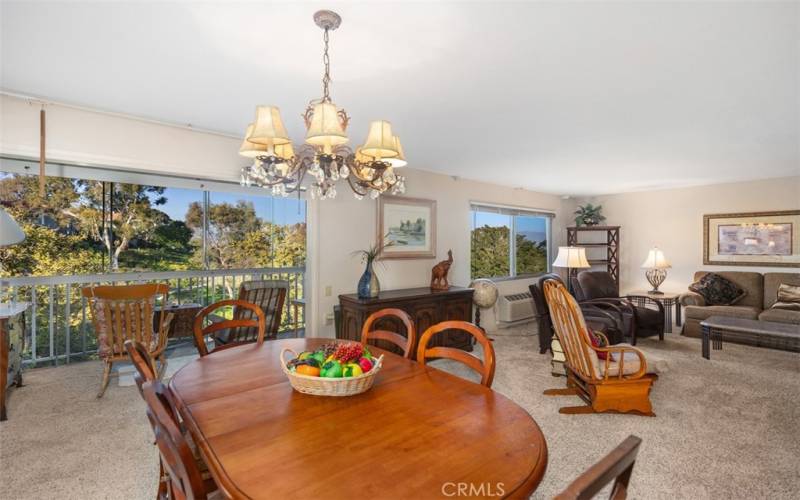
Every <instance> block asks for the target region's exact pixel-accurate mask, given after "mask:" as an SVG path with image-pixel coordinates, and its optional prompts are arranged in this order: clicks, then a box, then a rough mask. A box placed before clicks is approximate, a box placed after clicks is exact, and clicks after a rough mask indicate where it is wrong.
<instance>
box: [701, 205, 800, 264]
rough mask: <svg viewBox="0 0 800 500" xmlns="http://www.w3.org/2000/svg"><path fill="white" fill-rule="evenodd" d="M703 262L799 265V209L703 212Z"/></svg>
mask: <svg viewBox="0 0 800 500" xmlns="http://www.w3.org/2000/svg"><path fill="white" fill-rule="evenodd" d="M703 264H707V265H725V266H778V267H800V210H786V211H782V212H751V213H739V214H712V215H704V216H703Z"/></svg>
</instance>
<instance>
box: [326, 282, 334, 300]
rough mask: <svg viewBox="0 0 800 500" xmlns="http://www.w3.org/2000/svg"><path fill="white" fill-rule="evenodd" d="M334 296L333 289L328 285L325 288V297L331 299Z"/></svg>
mask: <svg viewBox="0 0 800 500" xmlns="http://www.w3.org/2000/svg"><path fill="white" fill-rule="evenodd" d="M332 294H333V287H332V286H330V285H328V286H326V287H325V296H326V297H330V296H331V295H332Z"/></svg>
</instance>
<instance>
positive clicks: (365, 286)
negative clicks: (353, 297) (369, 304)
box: [358, 258, 381, 299]
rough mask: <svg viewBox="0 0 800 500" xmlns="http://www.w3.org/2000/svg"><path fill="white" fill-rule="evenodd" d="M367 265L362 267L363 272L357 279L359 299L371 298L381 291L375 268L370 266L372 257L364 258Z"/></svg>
mask: <svg viewBox="0 0 800 500" xmlns="http://www.w3.org/2000/svg"><path fill="white" fill-rule="evenodd" d="M366 260H367V267H366V269H364V274H362V275H361V279H360V280H358V298H359V299H373V298H375V297H377V296H378V294H379V293H380V292H381V284H380V282H379V281H378V275H377V274H375V269H374V268H373V267H372V263H373V262H374V259H369V258H368V259H366Z"/></svg>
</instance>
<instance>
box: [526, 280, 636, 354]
mask: <svg viewBox="0 0 800 500" xmlns="http://www.w3.org/2000/svg"><path fill="white" fill-rule="evenodd" d="M548 280H556V281H558V282H559V283H561V284H564V282H563V280H562V279H561V277H560V276H559V275H558V274H555V273H550V274H545V275H543V276H541V277H539V279H538V280H537V281H536V282H535V283H533V284H532V285H530V286H529V287H528V288H529V290H530V292H531V297H532V298H533V312H534V314H535V315H536V321H537V325H538V328H539V353H540V354H544V353H546V352H547V351H548V350H550V345H551V342H552V340H553V334H554V332H553V324H552V322H551V320H550V310H549V308H548V307H547V303H546V301H545V298H544V283H545V282H546V281H548ZM579 305H580V306H581V311H582V312H583V316H584V319H585V321H586V326H588V327H589V328H591V329H592V330H594V331H598V332H601V333H602V334H604V335H605V336H606V338H608V341H609V343H611V344H619V343H621V342H623V341H624V340H625V337H631V336H632V335H633V333H632V332H628V331H627V330H626V328H630V325H631V323H630V322H628V323H627V326H626V323H625V318H624V317H623V315H622V313H621V312H618V311H614V310H612V309H611V308H608V307H603V306H602V305H600V306H598V305H595V304H579Z"/></svg>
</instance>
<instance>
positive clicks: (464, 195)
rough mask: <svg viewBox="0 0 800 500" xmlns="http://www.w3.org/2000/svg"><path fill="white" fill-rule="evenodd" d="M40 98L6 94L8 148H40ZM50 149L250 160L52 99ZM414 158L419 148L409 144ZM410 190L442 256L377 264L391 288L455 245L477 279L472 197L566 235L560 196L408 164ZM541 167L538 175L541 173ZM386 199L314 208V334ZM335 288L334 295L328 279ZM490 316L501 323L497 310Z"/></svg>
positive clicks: (465, 269) (189, 168) (192, 169)
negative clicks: (527, 211) (535, 213)
mask: <svg viewBox="0 0 800 500" xmlns="http://www.w3.org/2000/svg"><path fill="white" fill-rule="evenodd" d="M40 107H41V106H40V105H39V104H36V103H31V102H28V101H26V100H24V99H19V98H16V97H10V96H6V95H0V153H2V154H4V155H19V156H25V157H38V155H39V109H40ZM46 109H47V157H48V160H51V161H63V162H70V163H79V164H87V165H100V166H113V167H119V168H126V169H131V170H136V171H142V172H150V173H156V174H158V173H163V174H173V175H181V176H189V177H192V178H199V179H214V180H228V181H231V180H233V181H236V180H238V177H239V168H240V167H241V166H242V165H243V164H245V163H246V160H244V159H242V158H241V157H240V156H238V155H237V151H238V148H239V144H240V140H239V139H238V138H235V137H228V136H225V135H222V134H216V133H209V132H203V131H197V130H193V129H189V128H187V127H182V126H175V125H171V124H163V123H155V122H152V121H146V120H140V119H136V118H133V117H127V116H123V115H116V114H109V113H102V112H97V111H93V110H87V109H81V108H75V107H71V106H65V105H60V104H47V106H46ZM409 157H410V158H411V159H412V164H413V161H414V160H413V158H414V157H413V152H409ZM404 173H405V175H406V176H407V178H408V181H407V186H408V191H407V193H406V196H410V197H417V198H428V199H435V200H436V201H437V226H438V233H437V258H436V259H425V260H390V261H386V263H385V267H384V266H381V265H379V266H378V269H377V272H378V276H379V278H380V280H381V286H382V287H383V288H384V289H392V288H405V287H416V286H427V285H428V284H429V283H430V269H431V267H432V266H433V265H434V264H435V263H436V262H438V261H439V260H441V259H443V258H445V256H446V254H447V250H448V249H452V250H453V255H454V259H455V262H454V264H453V266H452V268H451V270H450V282H451V283H452V284H454V285H462V286H463V285H467V284H468V283H469V281H470V280H469V252H470V233H469V230H470V218H469V202H470V201H482V202H492V203H498V204H504V205H514V206H520V207H529V208H539V209H545V210H551V211H555V212H557V217H556V219H555V220H554V223H553V235H554V237H555V238H554V239H555V241H554V246H556V245H559V244H563V241H565V239H566V237H565V234H564V229H563V228H564V227H565V226H566V224H567V223H568V222H569V216H568V215H567V216H566V217H565V216H564V215H563V211H562V200H561V199H560V198H559V197H558V196H554V195H547V194H539V193H534V192H531V191H526V190H522V189H514V188H509V187H502V186H497V185H493V184H488V183H481V182H475V181H466V180H454V179H453V178H452V177H450V176H445V175H440V174H435V173H431V172H426V171H422V170H415V169H411V168H405V169H404ZM531 175H535V173H532V174H531ZM376 203H377V202H375V201H373V200H370V199H364V200H360V201H359V200H356V199H354V198H353V196H352V195H351V193H350V192H349V189H347V188H342V189H341V190H340V193H339V196H338V198H337V199H335V200H325V201H324V202H319V201H311V202H310V203H309V209H308V231H309V233H308V245H309V259H308V278H307V279H308V285H309V286H308V288H309V291H310V293H311V297H310V298H311V304H312V306H311V311H310V314H309V319H310V320H311V322H310V324H309V328H310V335H318V336H332V335H333V333H334V330H333V325H332V324H330V325H329V324H326V316H327V315H328V314H329V313H331V312H332V310H333V305H334V304H336V303H337V302H338V295H339V294H342V293H352V292H355V290H356V284H357V282H358V279H359V277H360V276H361V273H362V272H363V265H362V264H361V261H360V259H358V258H357V257H352V256H351V253H352V252H353V251H355V250H359V249H364V248H367V247H368V246H370V245H371V244H373V243H374V242H375V234H376V227H375V224H376V211H377V209H376ZM530 281H531V280H514V281H506V282H501V283H500V289H501V292H504V293H512V292H517V291H524V290H527V286H528V283H529V282H530ZM326 287H330V288H331V294H330V295H329V296H326V295H325V293H324V292H325V288H326ZM482 324H483V325H484V326H486V327H487V328H488V329H492V328H493V326H494V316H493V314H492V312H491V311H488V312H486V313H485V314H483V318H482Z"/></svg>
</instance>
